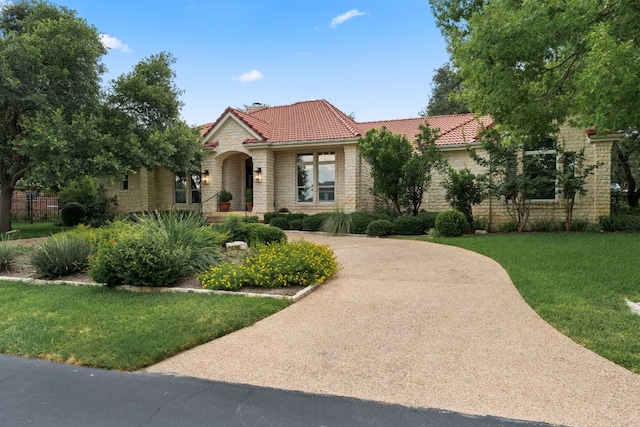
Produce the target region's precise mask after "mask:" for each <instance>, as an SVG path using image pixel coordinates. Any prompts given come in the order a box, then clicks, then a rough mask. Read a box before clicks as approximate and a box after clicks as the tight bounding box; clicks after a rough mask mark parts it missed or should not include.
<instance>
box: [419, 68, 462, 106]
mask: <svg viewBox="0 0 640 427" xmlns="http://www.w3.org/2000/svg"><path fill="white" fill-rule="evenodd" d="M434 71H435V72H434V74H433V79H432V80H431V96H430V97H429V104H428V105H427V108H426V109H424V110H423V111H421V112H420V116H421V117H425V116H441V115H447V114H462V113H468V112H469V109H468V108H467V107H466V106H465V105H464V104H462V103H461V102H460V101H458V100H456V99H454V98H453V96H454V95H455V94H457V93H458V92H460V90H461V88H462V79H461V78H460V76H459V75H458V72H457V71H456V69H455V68H453V67H452V66H451V64H450V63H446V64H444V65H442V66H441V67H439V68H436V69H435V70H434Z"/></svg>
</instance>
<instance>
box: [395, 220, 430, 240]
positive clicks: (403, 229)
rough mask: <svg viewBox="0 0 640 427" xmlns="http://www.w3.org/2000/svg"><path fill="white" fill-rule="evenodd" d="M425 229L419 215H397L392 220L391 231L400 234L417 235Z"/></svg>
mask: <svg viewBox="0 0 640 427" xmlns="http://www.w3.org/2000/svg"><path fill="white" fill-rule="evenodd" d="M426 230H427V229H426V228H425V226H424V220H423V219H422V218H420V217H419V216H407V215H403V216H399V217H397V218H396V219H394V220H393V232H394V233H395V234H399V235H401V236H419V235H421V234H424V233H425V231H426Z"/></svg>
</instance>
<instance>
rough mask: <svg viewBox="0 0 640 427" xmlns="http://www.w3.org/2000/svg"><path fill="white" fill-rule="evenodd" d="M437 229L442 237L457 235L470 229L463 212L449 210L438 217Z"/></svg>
mask: <svg viewBox="0 0 640 427" xmlns="http://www.w3.org/2000/svg"><path fill="white" fill-rule="evenodd" d="M436 230H437V231H438V234H440V235H441V236H442V237H457V236H462V235H463V234H465V233H467V232H468V231H469V224H467V219H466V218H465V216H464V214H463V213H462V212H459V211H456V210H449V211H444V212H440V213H439V214H438V216H437V217H436Z"/></svg>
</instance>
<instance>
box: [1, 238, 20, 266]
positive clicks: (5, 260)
mask: <svg viewBox="0 0 640 427" xmlns="http://www.w3.org/2000/svg"><path fill="white" fill-rule="evenodd" d="M21 253H22V247H21V246H19V245H13V244H10V243H8V241H7V240H6V239H5V238H4V237H3V238H2V239H0V271H8V270H11V268H13V265H14V264H15V261H16V258H17V257H18V256H19V255H20V254H21Z"/></svg>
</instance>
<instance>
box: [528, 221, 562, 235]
mask: <svg viewBox="0 0 640 427" xmlns="http://www.w3.org/2000/svg"><path fill="white" fill-rule="evenodd" d="M562 229H564V223H563V222H560V221H554V220H551V219H547V218H544V219H539V220H537V221H534V222H533V223H532V224H531V231H543V232H553V231H560V230H562Z"/></svg>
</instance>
